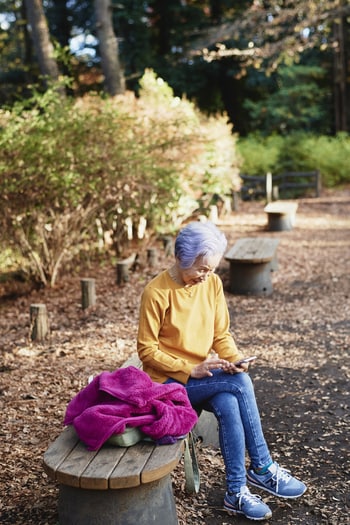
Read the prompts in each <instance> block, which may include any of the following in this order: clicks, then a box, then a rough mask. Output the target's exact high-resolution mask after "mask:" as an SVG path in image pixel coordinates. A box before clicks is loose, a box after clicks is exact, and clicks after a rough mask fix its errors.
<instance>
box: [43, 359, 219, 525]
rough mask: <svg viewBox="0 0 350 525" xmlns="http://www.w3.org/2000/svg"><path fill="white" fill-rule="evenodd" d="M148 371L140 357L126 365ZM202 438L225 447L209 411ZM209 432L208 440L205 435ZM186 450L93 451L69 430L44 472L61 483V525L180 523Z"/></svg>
mask: <svg viewBox="0 0 350 525" xmlns="http://www.w3.org/2000/svg"><path fill="white" fill-rule="evenodd" d="M131 365H132V366H136V367H138V368H141V367H142V364H141V361H140V359H139V357H138V355H137V354H133V355H132V356H131V357H130V358H129V359H128V360H127V361H126V362H125V363H124V364H123V365H122V367H126V366H131ZM195 429H196V432H195V437H196V438H199V437H200V438H201V440H202V441H203V444H206V440H207V441H209V442H210V444H212V445H214V446H217V447H218V446H219V440H218V434H217V423H216V419H215V416H214V415H213V414H211V413H209V412H206V411H203V412H202V414H201V416H200V420H199V422H198V423H197V425H196V427H195ZM206 434H207V436H206V438H207V439H205V435H206ZM183 452H184V440H183V439H182V440H179V441H177V442H176V443H174V444H172V445H155V444H153V443H152V442H148V441H140V442H139V443H136V444H135V445H132V446H129V447H117V446H113V445H111V444H108V443H106V444H104V445H103V447H101V448H100V449H99V450H97V451H96V450H95V451H89V450H87V448H86V446H85V444H84V443H82V442H81V441H80V440H79V438H78V436H77V434H76V432H75V430H74V428H73V427H67V428H65V429H64V430H63V432H62V433H61V434H60V435H59V436H58V437H57V439H56V440H55V441H54V442H53V443H52V444H51V445H50V446H49V448H48V450H47V451H46V452H45V454H44V459H43V464H44V470H45V472H46V473H47V474H48V476H49V477H50V478H51V479H53V480H54V481H56V482H57V483H58V484H59V501H58V514H59V523H60V524H61V525H99V524H101V525H135V524H136V523H137V524H140V525H151V524H154V525H165V524H166V525H177V523H178V519H177V513H176V506H175V500H174V495H173V491H172V483H171V472H172V471H173V470H174V468H175V467H176V466H177V464H178V463H179V461H180V459H181V457H182V455H183Z"/></svg>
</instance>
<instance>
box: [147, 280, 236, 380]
mask: <svg viewBox="0 0 350 525" xmlns="http://www.w3.org/2000/svg"><path fill="white" fill-rule="evenodd" d="M229 327H230V319H229V313H228V308H227V304H226V299H225V296H224V292H223V287H222V282H221V279H220V278H219V277H218V276H217V275H216V274H212V275H210V276H209V277H208V278H207V280H206V281H205V282H203V283H200V284H197V285H194V286H191V287H184V286H181V285H179V284H177V283H175V282H174V281H173V279H172V278H171V277H170V275H169V273H168V271H163V272H162V273H160V274H159V275H158V276H157V277H155V278H154V279H153V280H152V281H150V282H149V283H148V284H147V286H146V287H145V289H144V291H143V294H142V298H141V308H140V321H139V330H138V338H137V350H138V354H139V357H140V359H141V361H142V362H143V369H144V371H145V372H146V373H147V374H148V375H149V376H150V377H151V379H152V380H153V381H156V382H159V383H163V382H164V381H166V380H167V379H168V378H169V377H172V378H173V379H176V380H178V381H180V382H181V383H184V384H185V383H187V381H188V379H189V377H190V373H191V370H192V368H193V367H194V366H195V365H197V364H198V363H200V362H201V361H204V359H206V358H207V357H208V355H209V354H210V352H211V351H212V350H213V351H214V352H216V353H217V354H218V355H219V357H221V358H222V359H226V360H227V361H230V362H234V361H236V360H237V359H240V358H241V357H242V354H241V353H240V352H239V351H238V350H237V347H236V344H235V342H234V340H233V338H232V335H231V334H230V332H229Z"/></svg>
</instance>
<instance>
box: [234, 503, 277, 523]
mask: <svg viewBox="0 0 350 525" xmlns="http://www.w3.org/2000/svg"><path fill="white" fill-rule="evenodd" d="M224 510H225V511H226V512H227V514H229V515H230V516H244V517H245V518H247V519H248V520H253V521H265V520H269V519H270V518H271V517H272V512H269V513H267V514H265V516H263V517H261V518H256V517H253V516H248V515H247V514H244V512H242V511H240V510H232V509H229V508H228V507H225V505H224Z"/></svg>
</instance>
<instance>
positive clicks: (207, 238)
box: [175, 221, 227, 269]
mask: <svg viewBox="0 0 350 525" xmlns="http://www.w3.org/2000/svg"><path fill="white" fill-rule="evenodd" d="M226 247H227V239H226V237H225V235H224V234H223V233H222V232H221V231H220V230H219V229H218V228H217V227H216V226H215V224H213V223H212V222H209V221H208V222H190V223H189V224H188V225H187V226H185V227H184V228H183V229H182V230H180V232H179V234H178V236H177V238H176V241H175V257H176V258H177V259H178V260H179V263H180V268H183V269H187V268H190V267H191V266H193V264H194V262H195V261H196V259H197V258H198V257H210V256H215V255H221V256H222V255H223V254H224V252H225V250H226Z"/></svg>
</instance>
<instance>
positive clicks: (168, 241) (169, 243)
mask: <svg viewBox="0 0 350 525" xmlns="http://www.w3.org/2000/svg"><path fill="white" fill-rule="evenodd" d="M162 241H163V248H164V252H165V256H166V257H170V256H171V255H173V238H172V237H171V236H170V235H164V237H163V238H162Z"/></svg>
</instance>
